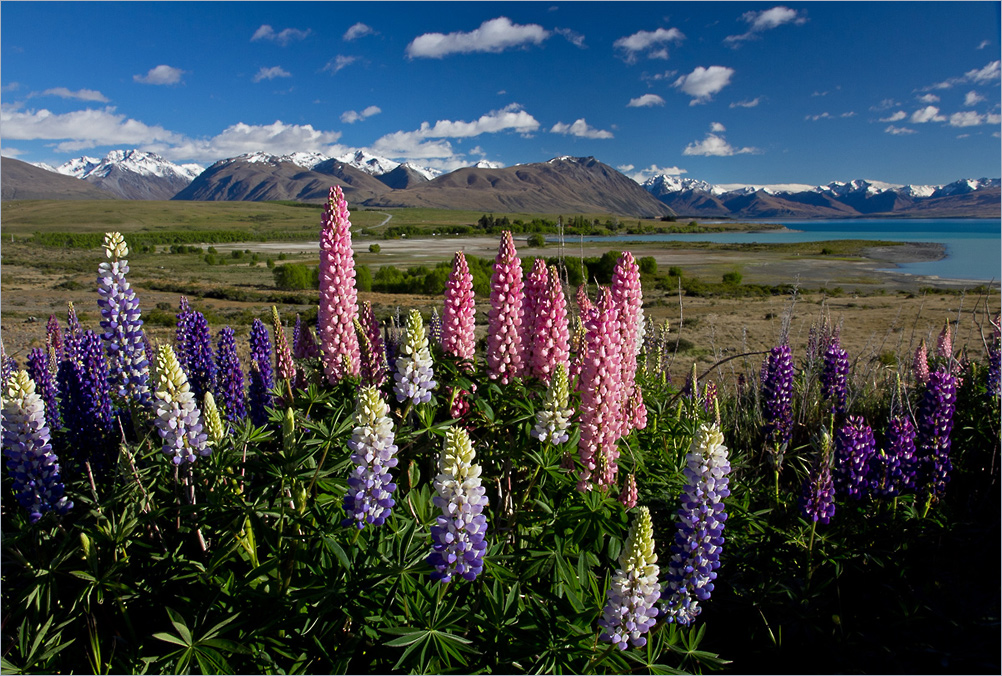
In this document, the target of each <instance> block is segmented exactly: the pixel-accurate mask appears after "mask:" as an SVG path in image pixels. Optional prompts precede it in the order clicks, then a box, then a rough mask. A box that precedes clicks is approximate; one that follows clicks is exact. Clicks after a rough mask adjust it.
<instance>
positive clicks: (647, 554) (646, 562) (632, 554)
mask: <svg viewBox="0 0 1002 676" xmlns="http://www.w3.org/2000/svg"><path fill="white" fill-rule="evenodd" d="M657 561H658V555H657V554H655V553H654V527H653V524H652V523H651V514H650V511H648V509H647V508H646V507H641V508H640V509H638V510H637V518H636V519H635V520H634V522H633V525H632V526H631V527H630V532H629V535H627V536H626V543H625V545H624V546H623V552H622V553H621V554H620V555H619V568H618V569H617V570H616V574H615V575H613V577H612V584H611V585H610V587H609V591H607V592H606V603H605V608H604V609H603V610H602V619H601V620H599V621H598V624H599V626H601V627H602V634H601V636H600V638H601V640H603V641H608V642H610V643H612V644H613V645H615V646H617V647H618V648H619V649H620V650H626V647H627V644H628V643H629V644H630V645H632V646H633V647H635V648H640V647H643V646H645V645H647V639H646V638H645V637H644V634H646V633H647V632H648V631H649V630H650V628H651V627H653V626H654V624H655V623H656V622H657V616H658V609H657V606H656V605H655V604H656V603H657V602H658V598H660V596H661V589H660V585H659V584H658V575H659V574H660V572H661V570H660V569H659V568H658V565H657Z"/></svg>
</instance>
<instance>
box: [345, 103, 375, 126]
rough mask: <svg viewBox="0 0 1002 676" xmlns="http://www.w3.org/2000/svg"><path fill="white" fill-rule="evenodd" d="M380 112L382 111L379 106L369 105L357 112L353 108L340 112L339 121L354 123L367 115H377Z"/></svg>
mask: <svg viewBox="0 0 1002 676" xmlns="http://www.w3.org/2000/svg"><path fill="white" fill-rule="evenodd" d="M381 112H383V111H382V110H381V109H380V108H379V106H369V107H368V108H366V109H365V110H363V111H362V112H357V111H354V110H346V111H344V112H343V113H341V121H342V122H344V123H345V124H354V123H356V122H359V121H361V120H364V119H365V118H367V117H372V116H373V115H379V114H380V113H381Z"/></svg>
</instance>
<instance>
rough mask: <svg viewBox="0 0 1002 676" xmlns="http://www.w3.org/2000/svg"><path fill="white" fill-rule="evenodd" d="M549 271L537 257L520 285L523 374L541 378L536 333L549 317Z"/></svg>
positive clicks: (544, 262) (543, 261)
mask: <svg viewBox="0 0 1002 676" xmlns="http://www.w3.org/2000/svg"><path fill="white" fill-rule="evenodd" d="M549 281H550V273H549V270H548V269H547V267H546V261H545V260H543V259H542V258H537V259H535V260H534V261H533V263H532V270H531V271H530V272H529V275H528V276H527V277H526V278H525V283H524V284H523V286H522V290H523V294H524V295H523V297H522V359H523V361H524V368H525V374H526V375H527V376H534V377H536V378H540V379H542V375H543V374H542V373H541V372H540V369H539V368H537V363H536V362H537V361H541V360H539V357H537V356H536V354H535V348H536V335H537V333H541V331H540V328H541V327H540V324H542V323H543V322H545V321H546V320H547V318H548V317H549V314H550V313H549V308H548V307H547V301H548V298H547V296H548V293H547V292H548V287H549Z"/></svg>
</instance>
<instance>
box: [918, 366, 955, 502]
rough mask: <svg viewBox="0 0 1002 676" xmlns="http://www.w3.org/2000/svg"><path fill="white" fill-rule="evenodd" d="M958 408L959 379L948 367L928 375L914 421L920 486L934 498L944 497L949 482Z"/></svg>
mask: <svg viewBox="0 0 1002 676" xmlns="http://www.w3.org/2000/svg"><path fill="white" fill-rule="evenodd" d="M956 406H957V379H956V377H955V376H954V375H953V374H951V373H950V372H949V370H948V368H947V367H944V368H942V369H939V370H937V371H933V372H932V373H930V374H929V381H928V383H927V385H926V390H925V394H924V395H923V397H922V403H921V404H919V408H918V412H917V413H916V416H915V419H916V421H917V423H918V430H917V432H918V434H917V436H916V438H915V458H916V462H917V468H916V469H917V484H918V486H921V487H922V488H923V489H924V490H925V492H926V493H927V494H929V495H930V496H931V497H936V498H938V497H942V495H943V493H944V492H946V484H947V482H948V481H949V480H950V472H951V471H952V470H953V463H952V461H951V460H950V433H951V432H952V431H953V414H954V411H955V409H956Z"/></svg>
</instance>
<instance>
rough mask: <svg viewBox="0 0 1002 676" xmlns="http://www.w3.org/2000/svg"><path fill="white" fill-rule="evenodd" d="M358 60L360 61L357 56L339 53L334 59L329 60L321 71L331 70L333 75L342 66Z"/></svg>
mask: <svg viewBox="0 0 1002 676" xmlns="http://www.w3.org/2000/svg"><path fill="white" fill-rule="evenodd" d="M356 61H358V57H357V56H345V55H344V54H338V55H337V56H335V57H334V58H333V59H331V60H330V61H328V62H327V64H326V65H325V66H324V67H323V68H321V69H320V70H321V72H329V73H330V74H331V75H333V74H334V73H336V72H338V71H339V70H341V69H342V68H344V67H346V66H350V65H351V64H353V63H355V62H356Z"/></svg>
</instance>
